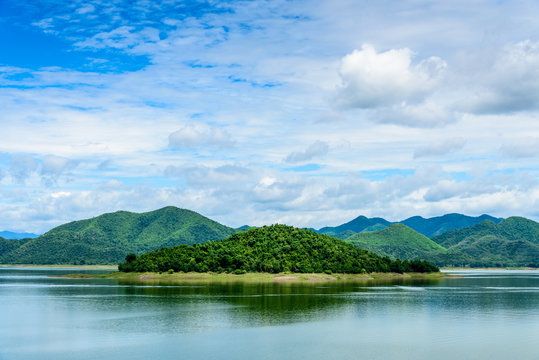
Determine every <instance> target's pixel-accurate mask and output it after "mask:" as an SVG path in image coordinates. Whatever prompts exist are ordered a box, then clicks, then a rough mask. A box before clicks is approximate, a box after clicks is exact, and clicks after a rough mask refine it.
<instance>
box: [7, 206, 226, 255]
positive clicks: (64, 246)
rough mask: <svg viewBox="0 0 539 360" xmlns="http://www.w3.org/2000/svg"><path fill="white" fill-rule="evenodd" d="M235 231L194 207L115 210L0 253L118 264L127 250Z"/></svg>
mask: <svg viewBox="0 0 539 360" xmlns="http://www.w3.org/2000/svg"><path fill="white" fill-rule="evenodd" d="M235 232H236V230H234V229H232V228H229V227H227V226H224V225H221V224H219V223H217V222H215V221H213V220H210V219H208V218H206V217H204V216H202V215H200V214H198V213H196V212H194V211H190V210H185V209H178V208H176V207H172V206H169V207H165V208H163V209H159V210H155V211H151V212H147V213H141V214H139V213H132V212H127V211H117V212H115V213H109V214H103V215H100V216H97V217H95V218H92V219H87V220H80V221H74V222H71V223H68V224H64V225H61V226H58V227H56V228H54V229H52V230H50V231H48V232H47V233H45V234H43V235H41V236H39V237H38V238H35V239H31V240H29V241H27V242H25V243H24V244H22V245H21V246H19V247H17V248H15V249H12V250H11V251H8V252H5V253H1V252H0V263H19V264H117V263H118V262H120V261H121V260H123V259H124V258H125V256H126V254H128V253H136V254H141V253H143V252H147V251H152V250H155V249H159V248H161V247H165V246H174V245H180V244H189V245H191V244H195V243H202V242H206V241H209V240H219V239H224V238H226V237H228V236H230V235H232V234H234V233H235Z"/></svg>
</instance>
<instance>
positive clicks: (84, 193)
mask: <svg viewBox="0 0 539 360" xmlns="http://www.w3.org/2000/svg"><path fill="white" fill-rule="evenodd" d="M538 17H539V3H538V2H536V1H501V0H500V1H486V0H485V1H481V0H466V1H461V0H455V1H421V0H404V1H383V0H382V1H367V0H357V1H356V0H350V1H348V0H332V1H317V0H312V1H302V0H298V1H296V0H271V1H263V0H253V1H218V0H215V1H213V0H212V1H176V0H166V1H150V0H139V1H136V0H129V1H124V0H108V1H102V0H96V1H78V0H74V1H62V0H35V1H31V2H26V1H15V0H0V109H1V110H0V136H1V137H2V139H1V141H0V213H1V214H2V216H0V230H10V231H19V232H22V231H25V232H34V233H43V232H46V231H47V230H49V229H51V228H53V227H55V226H57V225H60V224H62V223H65V222H69V221H73V220H79V219H85V218H90V217H93V216H97V215H100V214H102V213H105V212H114V211H118V210H127V211H135V212H144V211H150V210H155V209H158V208H160V207H163V206H168V205H173V206H177V207H180V208H186V209H190V210H194V211H197V212H199V213H200V214H202V215H204V216H207V217H209V218H211V219H213V220H216V221H219V222H221V223H223V224H225V225H228V226H233V227H239V226H242V225H245V224H249V225H255V226H257V225H263V224H273V223H285V224H289V225H294V226H299V227H314V228H319V227H322V226H334V225H338V224H342V223H344V222H347V221H349V220H351V219H353V218H355V217H357V216H359V215H365V216H369V217H374V216H379V217H383V218H386V219H388V220H390V221H399V220H403V219H405V218H408V217H410V216H415V215H420V216H423V217H432V216H440V215H443V214H446V213H454V212H458V213H463V214H466V215H471V216H478V215H481V214H484V213H487V214H490V215H493V216H497V217H508V216H514V215H517V216H524V217H527V218H530V219H533V220H535V221H538V220H539V181H538V180H539V178H538V176H539V22H538V21H537V18H538Z"/></svg>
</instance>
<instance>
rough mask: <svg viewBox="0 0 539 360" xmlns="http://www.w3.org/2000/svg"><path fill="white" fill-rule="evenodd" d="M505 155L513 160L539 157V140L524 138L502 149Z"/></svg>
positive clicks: (507, 144)
mask: <svg viewBox="0 0 539 360" xmlns="http://www.w3.org/2000/svg"><path fill="white" fill-rule="evenodd" d="M500 151H501V153H502V154H503V155H505V156H508V157H511V158H528V157H534V156H538V155H539V138H523V139H519V140H518V141H515V142H509V143H505V144H503V145H502V146H501V147H500Z"/></svg>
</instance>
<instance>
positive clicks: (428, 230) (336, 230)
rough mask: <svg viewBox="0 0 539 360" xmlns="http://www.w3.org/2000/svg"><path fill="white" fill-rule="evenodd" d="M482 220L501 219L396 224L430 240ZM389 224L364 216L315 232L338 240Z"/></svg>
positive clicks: (415, 219) (453, 218)
mask: <svg viewBox="0 0 539 360" xmlns="http://www.w3.org/2000/svg"><path fill="white" fill-rule="evenodd" d="M484 220H491V221H493V222H495V223H499V222H500V221H502V220H503V219H501V218H495V217H492V216H490V215H481V216H477V217H473V216H466V215H462V214H447V215H443V216H437V217H432V218H427V219H426V218H423V217H421V216H414V217H411V218H408V219H406V220H402V221H399V222H397V223H401V224H404V225H406V226H408V227H409V228H411V229H413V230H415V231H417V232H418V233H420V234H423V235H425V236H426V237H428V238H431V237H433V236H436V235H440V234H442V233H444V232H446V231H449V230H453V229H462V228H465V227H468V226H472V225H475V224H478V223H480V222H481V221H484ZM391 224H394V223H392V222H389V221H387V220H385V219H383V218H379V217H375V218H367V217H365V216H358V217H357V218H355V219H354V220H352V221H349V222H347V223H344V224H342V225H339V226H333V227H329V226H326V227H323V228H321V229H320V230H317V232H319V233H321V234H326V235H330V236H334V237H336V238H339V239H346V238H348V237H350V236H352V235H353V234H356V233H360V232H365V231H377V230H382V229H384V228H386V227H388V226H389V225H391Z"/></svg>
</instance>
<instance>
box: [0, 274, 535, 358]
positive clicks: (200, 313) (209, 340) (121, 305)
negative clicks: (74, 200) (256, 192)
mask: <svg viewBox="0 0 539 360" xmlns="http://www.w3.org/2000/svg"><path fill="white" fill-rule="evenodd" d="M73 272H74V270H72V269H71V270H61V269H55V270H46V269H9V268H0V359H1V360H8V359H515V360H516V359H519V360H521V359H533V360H538V359H539V271H468V272H458V274H461V275H463V276H464V277H462V278H459V279H445V280H441V281H439V282H427V283H425V282H423V283H421V282H417V283H401V284H385V285H378V286H370V287H365V286H361V285H357V284H356V285H328V286H315V285H308V286H305V285H298V284H272V285H241V284H236V285H200V286H167V285H166V284H160V285H155V286H137V285H132V284H128V283H127V284H126V283H120V282H118V281H113V280H105V279H99V280H97V279H93V280H87V279H82V280H81V279H63V278H53V277H50V276H54V275H59V274H66V273H73ZM87 272H88V271H87Z"/></svg>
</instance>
